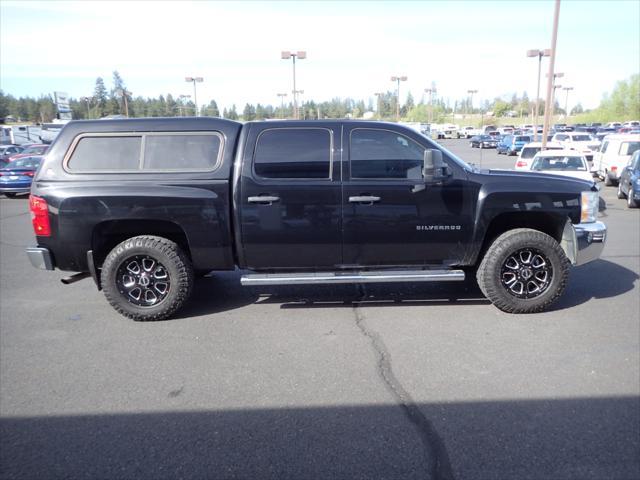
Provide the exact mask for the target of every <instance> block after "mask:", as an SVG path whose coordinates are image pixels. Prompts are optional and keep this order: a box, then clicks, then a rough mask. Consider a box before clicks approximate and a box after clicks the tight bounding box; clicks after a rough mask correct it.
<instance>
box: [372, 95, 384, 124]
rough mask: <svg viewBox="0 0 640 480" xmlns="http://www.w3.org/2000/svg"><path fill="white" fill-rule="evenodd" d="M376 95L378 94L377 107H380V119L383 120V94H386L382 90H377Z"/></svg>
mask: <svg viewBox="0 0 640 480" xmlns="http://www.w3.org/2000/svg"><path fill="white" fill-rule="evenodd" d="M374 95H375V96H376V107H377V109H378V120H382V111H381V110H382V95H384V94H383V93H382V92H375V93H374Z"/></svg>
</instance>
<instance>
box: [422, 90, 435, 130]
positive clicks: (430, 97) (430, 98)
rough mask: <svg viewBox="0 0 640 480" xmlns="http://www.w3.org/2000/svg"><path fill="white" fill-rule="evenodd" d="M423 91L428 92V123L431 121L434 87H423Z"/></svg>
mask: <svg viewBox="0 0 640 480" xmlns="http://www.w3.org/2000/svg"><path fill="white" fill-rule="evenodd" d="M424 91H425V93H428V94H429V124H431V123H432V122H433V94H434V93H436V87H433V86H432V87H431V88H425V89H424Z"/></svg>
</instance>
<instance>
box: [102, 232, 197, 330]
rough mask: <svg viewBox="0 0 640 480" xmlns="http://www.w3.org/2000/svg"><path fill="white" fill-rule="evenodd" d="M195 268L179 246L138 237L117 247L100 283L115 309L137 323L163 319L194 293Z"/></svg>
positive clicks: (158, 238)
mask: <svg viewBox="0 0 640 480" xmlns="http://www.w3.org/2000/svg"><path fill="white" fill-rule="evenodd" d="M193 276H194V274H193V268H192V266H191V262H190V261H189V259H188V258H187V256H186V255H185V253H184V252H183V251H182V250H181V249H180V247H179V246H178V245H177V244H176V243H174V242H172V241H171V240H167V239H166V238H162V237H155V236H147V235H145V236H139V237H133V238H129V239H128V240H125V241H124V242H122V243H120V244H119V245H117V246H116V247H115V248H114V249H113V250H111V252H110V253H109V255H107V258H106V259H105V261H104V263H103V265H102V273H101V282H102V288H103V290H104V294H105V297H106V298H107V300H108V301H109V303H110V304H111V306H112V307H113V308H115V309H116V311H118V312H119V313H121V314H122V315H124V316H125V317H128V318H131V319H133V320H136V321H150V320H163V319H165V318H167V317H169V316H171V315H172V314H173V313H175V312H176V311H177V310H178V309H179V308H180V307H182V305H183V304H184V303H185V301H186V300H187V299H188V298H189V295H190V294H191V291H192V290H193Z"/></svg>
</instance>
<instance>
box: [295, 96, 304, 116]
mask: <svg viewBox="0 0 640 480" xmlns="http://www.w3.org/2000/svg"><path fill="white" fill-rule="evenodd" d="M293 93H294V95H298V94H299V95H300V96H301V97H302V95H304V90H294V91H293ZM300 105H301V107H299V108H298V120H300V110H302V119H303V120H304V117H305V111H304V100H303V99H302V98H301V99H300Z"/></svg>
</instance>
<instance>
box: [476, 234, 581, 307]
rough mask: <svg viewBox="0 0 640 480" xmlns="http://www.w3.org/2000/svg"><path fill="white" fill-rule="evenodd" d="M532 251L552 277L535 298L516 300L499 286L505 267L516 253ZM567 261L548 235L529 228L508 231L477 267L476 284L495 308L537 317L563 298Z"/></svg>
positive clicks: (492, 245) (567, 269)
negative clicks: (541, 257)
mask: <svg viewBox="0 0 640 480" xmlns="http://www.w3.org/2000/svg"><path fill="white" fill-rule="evenodd" d="M526 248H531V249H535V250H537V251H539V252H541V253H542V254H543V255H544V256H545V257H546V259H547V260H548V261H549V262H550V264H551V268H552V276H551V281H550V282H549V285H548V286H547V287H546V289H545V290H544V291H543V292H542V293H540V294H539V295H538V296H536V297H534V298H519V297H516V296H514V295H512V294H511V293H509V292H508V291H507V289H506V288H505V287H504V286H503V285H502V281H501V275H502V273H501V272H502V269H503V265H504V263H505V262H506V261H507V259H508V258H509V257H510V256H511V255H513V254H514V253H515V252H517V251H519V250H521V249H526ZM569 266H570V263H569V259H568V258H567V256H566V255H565V253H564V251H563V250H562V247H561V246H560V245H559V244H558V242H557V241H556V240H554V239H553V238H552V237H550V236H549V235H547V234H545V233H542V232H540V231H538V230H532V229H529V228H517V229H514V230H509V231H508V232H505V233H503V234H502V235H500V236H499V237H497V238H496V239H495V240H494V241H493V243H492V244H491V246H490V247H489V248H488V250H487V251H486V253H485V255H484V257H483V259H482V262H481V263H480V266H479V267H478V273H477V276H476V278H477V280H478V286H479V287H480V290H481V291H482V293H483V294H484V295H485V296H486V297H487V298H488V299H489V300H490V301H491V303H493V304H494V305H495V306H496V307H497V308H499V309H500V310H502V311H503V312H507V313H537V312H541V311H543V310H546V309H547V308H548V307H549V306H550V305H551V304H553V303H554V302H555V301H556V300H557V299H558V298H560V296H561V295H562V294H563V292H564V289H565V287H566V284H567V280H568V277H569Z"/></svg>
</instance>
